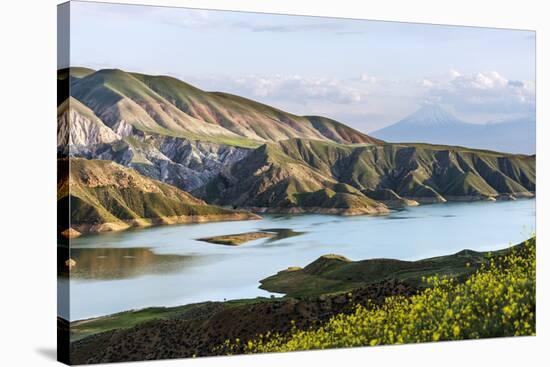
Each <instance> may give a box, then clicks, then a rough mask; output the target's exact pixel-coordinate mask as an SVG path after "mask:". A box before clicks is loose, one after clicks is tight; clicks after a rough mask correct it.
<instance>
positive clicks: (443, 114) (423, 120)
mask: <svg viewBox="0 0 550 367" xmlns="http://www.w3.org/2000/svg"><path fill="white" fill-rule="evenodd" d="M463 123H464V122H462V121H461V120H459V119H458V118H456V117H455V116H454V115H453V114H452V113H450V112H448V111H446V110H445V109H443V108H442V107H441V106H439V105H437V104H424V105H423V106H422V107H421V108H420V109H419V110H418V111H416V112H414V113H413V114H411V115H409V116H407V117H405V118H404V119H403V120H401V121H399V122H398V123H397V124H399V125H401V126H403V125H407V126H434V127H435V126H450V125H457V124H463Z"/></svg>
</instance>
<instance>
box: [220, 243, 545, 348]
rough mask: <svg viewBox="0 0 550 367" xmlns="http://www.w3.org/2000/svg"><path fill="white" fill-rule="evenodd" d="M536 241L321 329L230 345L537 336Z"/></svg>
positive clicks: (357, 343) (321, 344) (318, 344)
mask: <svg viewBox="0 0 550 367" xmlns="http://www.w3.org/2000/svg"><path fill="white" fill-rule="evenodd" d="M535 247H536V239H535V238H534V237H533V238H532V239H531V240H528V241H527V242H526V243H525V244H524V245H523V246H521V247H519V248H515V249H512V251H511V252H510V253H509V254H508V255H506V256H504V257H499V258H497V257H491V258H490V259H489V261H488V263H487V265H484V266H482V267H481V268H480V269H479V270H478V271H477V272H476V273H475V274H474V275H472V276H470V277H469V278H468V279H467V280H466V281H465V282H463V283H458V282H456V281H455V280H453V279H452V278H447V277H432V278H429V279H426V280H427V281H428V283H429V284H430V287H429V288H427V289H426V290H424V291H422V292H421V293H419V294H417V295H414V296H411V297H402V296H397V297H389V298H387V299H386V300H385V302H384V303H383V304H382V305H380V306H376V305H367V306H366V307H365V306H362V305H357V306H356V307H355V311H354V312H353V313H352V314H338V315H336V316H334V317H333V318H331V319H330V320H329V321H328V322H327V323H326V324H325V325H324V326H322V327H319V328H317V329H310V330H299V329H296V328H293V329H292V331H291V332H290V333H289V334H287V335H280V334H271V333H268V334H267V335H263V336H258V337H257V338H256V339H254V340H251V341H248V343H246V344H245V345H244V346H243V345H242V342H240V343H239V342H237V343H236V344H237V345H235V344H234V343H233V344H232V343H231V342H229V341H226V343H225V345H224V350H226V351H231V350H244V352H245V353H262V352H287V351H296V350H309V349H325V348H338V347H354V346H365V345H380V344H401V343H421V342H430V341H438V340H461V339H477V338H489V337H501V336H517V335H534V334H535V321H536V320H535V267H536V264H535V255H536V249H535Z"/></svg>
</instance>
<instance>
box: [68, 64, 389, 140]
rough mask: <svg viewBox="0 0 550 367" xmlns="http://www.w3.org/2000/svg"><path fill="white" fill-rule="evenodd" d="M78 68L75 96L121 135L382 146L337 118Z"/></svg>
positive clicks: (173, 82) (174, 82)
mask: <svg viewBox="0 0 550 367" xmlns="http://www.w3.org/2000/svg"><path fill="white" fill-rule="evenodd" d="M71 70H72V69H71ZM77 70H78V73H75V75H74V76H73V74H71V76H72V77H71V80H70V94H71V96H72V97H74V98H76V99H77V100H79V101H80V102H81V103H82V104H84V105H85V106H87V107H88V108H90V109H91V110H92V111H93V112H94V113H95V114H96V115H97V116H98V118H99V119H101V120H102V121H103V122H104V123H105V124H106V125H108V126H109V127H111V128H112V129H113V130H115V131H116V130H118V129H119V128H120V125H121V124H123V125H131V127H132V128H133V129H135V130H137V131H139V132H141V133H148V134H151V133H153V134H159V135H165V136H172V137H180V138H186V139H189V140H202V141H210V142H217V143H225V144H229V145H238V146H245V147H246V146H248V147H250V146H258V145H259V144H261V143H264V142H275V141H279V140H284V139H289V138H296V137H301V138H308V139H317V140H325V141H334V142H338V143H344V144H378V143H380V141H379V140H377V139H374V138H371V137H369V136H367V135H365V134H363V133H361V132H359V131H357V130H354V129H352V128H350V127H348V126H346V125H344V124H341V123H339V122H337V121H334V120H331V119H327V118H322V117H317V116H296V115H293V114H290V113H287V112H284V111H281V110H278V109H276V108H273V107H271V106H267V105H264V104H261V103H258V102H255V101H252V100H249V99H246V98H242V97H239V96H235V95H231V94H227V93H219V92H205V91H203V90H201V89H198V88H196V87H194V86H192V85H190V84H187V83H185V82H182V81H180V80H178V79H175V78H173V77H168V76H151V75H144V74H138V73H127V72H124V71H122V70H118V69H104V70H99V71H95V72H91V73H90V72H86V71H85V70H88V69H83V68H78V69H77Z"/></svg>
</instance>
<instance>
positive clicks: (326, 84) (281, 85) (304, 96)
mask: <svg viewBox="0 0 550 367" xmlns="http://www.w3.org/2000/svg"><path fill="white" fill-rule="evenodd" d="M186 80H189V81H191V82H192V83H195V84H197V85H198V86H199V87H201V88H204V89H208V90H219V91H227V92H230V93H235V94H239V95H243V96H247V97H249V98H261V99H263V100H277V101H291V102H293V103H300V104H307V103H308V102H312V101H317V102H318V101H322V102H327V103H336V104H350V103H357V102H363V101H364V100H365V98H366V96H367V94H368V93H367V92H366V91H364V90H361V89H359V88H355V87H352V86H351V85H349V84H347V83H345V82H344V81H342V80H340V79H334V78H323V77H304V76H301V75H275V76H256V75H248V76H241V77H209V78H194V77H189V78H186Z"/></svg>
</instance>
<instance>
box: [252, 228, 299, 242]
mask: <svg viewBox="0 0 550 367" xmlns="http://www.w3.org/2000/svg"><path fill="white" fill-rule="evenodd" d="M262 231H263V232H271V233H275V236H273V237H271V238H268V239H267V242H275V241H279V240H282V239H285V238H290V237H295V236H299V235H301V234H304V233H306V232H298V231H294V230H292V228H264V229H262Z"/></svg>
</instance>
